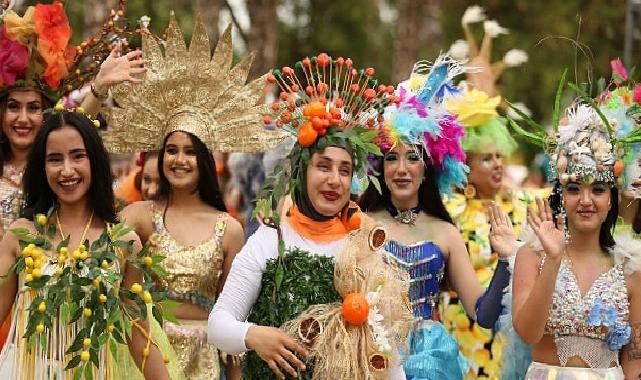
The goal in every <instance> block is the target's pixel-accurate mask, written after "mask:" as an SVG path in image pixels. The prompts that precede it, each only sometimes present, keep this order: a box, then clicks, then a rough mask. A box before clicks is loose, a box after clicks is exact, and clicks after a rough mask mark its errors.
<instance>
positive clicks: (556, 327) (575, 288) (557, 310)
mask: <svg viewBox="0 0 641 380" xmlns="http://www.w3.org/2000/svg"><path fill="white" fill-rule="evenodd" d="M628 306H629V303H628V292H627V289H626V285H625V278H624V274H623V265H622V264H619V265H615V266H613V267H612V268H610V270H609V271H607V272H605V273H603V274H602V275H601V276H599V277H598V278H597V279H596V280H595V281H594V283H593V284H592V286H591V287H590V289H589V290H588V292H587V293H586V294H584V295H582V294H581V291H580V289H579V284H578V282H577V280H576V276H575V274H574V272H573V271H572V267H571V264H570V262H569V261H568V260H567V259H563V260H562V261H561V266H560V268H559V273H558V275H557V279H556V286H555V289H554V295H553V296H552V305H551V306H550V314H549V316H548V320H547V322H546V324H545V332H546V334H550V335H555V336H559V335H575V336H576V335H580V336H585V337H589V338H597V339H601V340H606V337H607V333H608V330H609V329H608V328H607V326H605V325H603V324H598V321H597V320H596V319H595V318H597V316H595V313H597V312H599V311H601V310H603V311H604V312H608V311H607V310H611V312H609V313H610V314H611V316H609V317H608V318H609V319H610V320H611V321H609V322H608V323H607V324H627V322H628V315H629V310H628ZM595 308H597V309H598V310H594V311H593V309H595ZM591 313H592V315H593V317H592V318H591Z"/></svg>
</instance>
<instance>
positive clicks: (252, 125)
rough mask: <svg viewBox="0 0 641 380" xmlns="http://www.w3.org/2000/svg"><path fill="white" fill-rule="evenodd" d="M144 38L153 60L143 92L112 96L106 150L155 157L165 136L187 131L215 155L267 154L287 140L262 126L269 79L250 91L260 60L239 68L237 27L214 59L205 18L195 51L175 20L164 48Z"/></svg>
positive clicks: (125, 89)
mask: <svg viewBox="0 0 641 380" xmlns="http://www.w3.org/2000/svg"><path fill="white" fill-rule="evenodd" d="M164 47H165V49H164V50H165V52H164V54H163V52H162V50H161V48H160V43H159V42H158V41H157V40H156V39H155V38H154V37H153V36H152V35H150V34H148V35H143V56H144V57H145V59H147V60H148V61H149V64H148V70H147V73H146V76H145V78H144V79H145V80H144V82H143V84H141V85H131V84H122V85H119V86H116V87H115V88H114V89H113V97H114V100H115V101H116V103H117V104H118V105H119V107H115V108H113V109H111V110H110V111H109V112H108V113H107V120H108V128H109V131H108V132H107V133H105V134H104V135H103V136H104V141H105V146H107V149H109V150H110V151H111V152H114V153H125V152H133V151H140V150H142V151H150V150H157V149H159V148H160V147H161V146H162V143H163V139H164V138H165V136H167V134H169V133H171V132H174V131H184V132H188V133H192V134H194V135H195V136H197V137H198V138H199V139H200V140H202V142H203V143H205V144H206V145H207V147H209V149H211V150H212V151H219V152H261V151H266V150H268V149H271V148H272V147H274V146H275V145H277V144H278V143H279V142H280V141H281V140H282V139H283V138H284V136H285V134H284V133H283V132H280V131H269V130H266V129H265V128H264V127H263V123H262V115H263V114H265V113H267V112H268V110H269V107H268V106H267V105H262V104H261V105H256V104H257V102H258V100H259V98H260V97H261V94H262V89H263V84H264V82H265V78H264V77H262V78H258V79H256V80H254V81H253V82H251V83H249V84H245V81H246V80H247V75H248V74H249V69H250V67H251V63H252V61H253V58H254V55H253V54H250V55H249V56H247V57H245V58H244V59H243V60H242V61H241V62H240V63H238V64H237V65H236V66H234V67H233V68H232V67H231V63H232V57H233V47H232V41H231V28H230V27H228V28H227V29H226V30H225V32H224V33H223V34H222V36H221V37H220V40H219V41H218V44H217V46H216V50H215V52H214V55H213V57H211V54H210V51H211V50H210V45H209V37H208V36H207V32H206V29H205V26H204V25H203V23H202V20H201V19H200V17H197V19H196V25H195V27H194V32H193V36H192V40H191V44H190V46H189V50H188V49H187V47H186V45H185V40H184V38H183V34H182V31H181V30H180V26H179V25H178V23H177V22H176V19H175V17H174V15H173V13H172V15H171V17H170V21H169V28H168V30H167V40H166V41H165V43H164Z"/></svg>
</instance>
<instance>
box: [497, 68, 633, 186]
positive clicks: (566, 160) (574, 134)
mask: <svg viewBox="0 0 641 380" xmlns="http://www.w3.org/2000/svg"><path fill="white" fill-rule="evenodd" d="M566 72H567V71H566ZM566 72H564V73H563V76H562V78H561V83H560V84H559V88H558V91H557V96H556V101H555V106H554V114H553V119H552V127H553V130H554V134H553V135H552V136H550V135H549V134H548V133H547V132H546V131H545V129H544V128H543V127H541V126H540V125H538V124H537V123H535V122H534V121H533V120H532V119H530V118H529V117H527V116H526V115H524V114H522V113H521V116H522V117H523V118H524V120H525V122H526V124H527V125H528V126H529V127H530V128H531V129H533V130H532V131H526V130H525V129H523V128H522V127H521V126H520V125H519V124H518V123H517V122H516V121H514V120H512V119H510V120H509V123H510V125H511V126H512V127H513V128H514V130H515V131H516V133H517V134H518V135H520V136H522V137H524V138H526V139H527V140H529V141H530V142H532V143H534V144H536V145H539V146H541V147H542V148H544V149H545V150H546V152H547V153H548V154H549V155H550V158H551V165H552V171H553V174H554V176H555V177H556V179H558V181H559V182H560V183H561V184H566V183H568V182H575V181H582V182H584V183H588V184H590V183H593V182H595V181H599V182H605V183H608V184H610V185H611V186H616V185H617V184H619V185H621V184H622V183H623V179H622V177H621V174H622V173H623V170H624V162H623V158H624V157H625V153H626V146H627V145H629V144H631V143H638V142H641V129H639V128H634V126H633V125H631V124H629V121H627V120H626V121H625V122H623V123H622V124H620V121H619V120H618V119H617V117H616V113H617V111H616V110H617V109H618V108H619V106H618V104H619V101H622V102H623V104H625V102H626V100H625V98H626V97H627V95H626V89H622V88H619V89H616V90H614V91H613V92H606V93H604V94H602V95H601V97H600V99H598V98H597V100H594V99H592V98H591V97H590V96H589V95H588V94H587V93H586V92H585V91H583V90H582V89H581V88H579V87H578V86H576V85H574V84H569V86H570V88H572V89H573V90H574V91H576V92H577V93H578V94H579V96H580V98H581V99H582V102H581V103H576V104H574V105H573V106H571V107H569V108H567V109H566V111H565V117H563V118H561V117H560V98H561V94H562V92H563V89H564V88H565V76H566ZM621 97H623V98H621ZM607 99H609V100H607ZM608 102H611V104H610V106H612V108H611V109H608ZM599 103H600V104H599ZM637 107H638V105H637ZM632 110H634V108H632ZM515 111H517V112H520V111H518V110H515ZM626 118H627V117H626ZM622 121H623V120H622ZM633 123H635V124H636V122H633Z"/></svg>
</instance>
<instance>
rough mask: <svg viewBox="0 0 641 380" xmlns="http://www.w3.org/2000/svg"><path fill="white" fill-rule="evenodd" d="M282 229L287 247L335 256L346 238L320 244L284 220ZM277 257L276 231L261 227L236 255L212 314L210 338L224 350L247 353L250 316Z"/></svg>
mask: <svg viewBox="0 0 641 380" xmlns="http://www.w3.org/2000/svg"><path fill="white" fill-rule="evenodd" d="M280 228H281V232H282V234H283V241H284V242H285V247H286V248H285V249H289V248H294V247H297V248H299V249H301V250H305V251H308V252H310V253H311V254H313V255H321V256H331V257H335V256H336V255H337V254H338V253H339V252H340V250H341V248H342V247H343V244H344V242H345V239H341V240H336V241H333V242H331V243H317V242H314V241H311V240H308V239H305V238H303V237H302V236H300V235H299V234H298V233H296V231H294V230H293V229H292V227H291V226H290V225H289V224H288V223H287V221H283V222H282V223H281V226H280ZM276 257H278V236H277V234H276V230H275V229H273V228H270V227H266V226H260V227H259V228H258V230H257V231H256V232H255V233H254V234H253V235H252V236H250V237H249V239H248V240H247V243H246V244H245V246H244V247H243V248H242V249H241V250H240V252H239V253H238V254H237V255H236V258H235V259H234V262H233V263H232V266H231V270H230V271H229V275H228V276H227V280H226V281H225V286H224V287H223V291H222V292H221V293H220V296H219V297H218V299H217V300H216V305H215V306H214V309H213V310H212V312H211V314H210V315H209V323H208V328H207V340H208V341H209V343H211V344H213V345H215V346H216V347H218V348H219V349H220V350H221V351H224V352H227V353H230V354H238V353H241V352H245V351H247V350H248V348H247V347H246V346H245V335H246V334H247V330H248V329H249V326H251V325H252V324H251V323H249V322H247V321H246V319H247V316H248V315H249V312H250V311H251V309H252V307H253V306H254V303H255V302H256V299H257V298H258V294H259V293H260V284H261V281H262V278H263V273H264V272H265V268H266V264H267V260H269V259H273V258H276Z"/></svg>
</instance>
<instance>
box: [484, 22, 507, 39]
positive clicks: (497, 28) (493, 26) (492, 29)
mask: <svg viewBox="0 0 641 380" xmlns="http://www.w3.org/2000/svg"><path fill="white" fill-rule="evenodd" d="M483 29H484V30H485V33H487V34H489V35H490V37H496V36H498V35H499V34H507V33H508V30H507V28H504V27H502V26H501V25H499V23H498V22H496V21H494V20H489V21H485V22H484V23H483Z"/></svg>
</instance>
